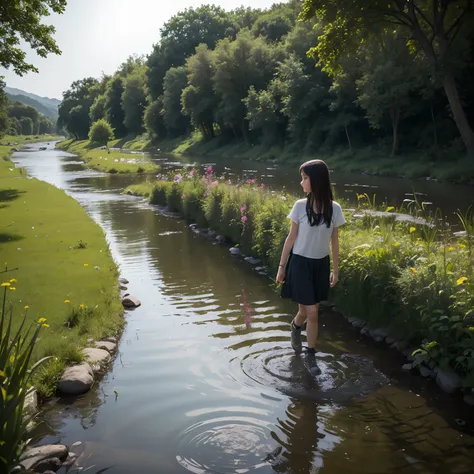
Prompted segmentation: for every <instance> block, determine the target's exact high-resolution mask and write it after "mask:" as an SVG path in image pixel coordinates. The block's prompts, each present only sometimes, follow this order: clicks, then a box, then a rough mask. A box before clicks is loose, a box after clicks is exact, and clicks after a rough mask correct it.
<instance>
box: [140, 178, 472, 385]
mask: <svg viewBox="0 0 474 474" xmlns="http://www.w3.org/2000/svg"><path fill="white" fill-rule="evenodd" d="M131 189H132V191H133V192H134V193H136V194H144V195H148V196H149V199H150V202H152V203H155V204H159V205H167V206H168V207H169V209H170V210H171V211H175V212H179V213H181V215H183V216H184V217H185V218H186V219H188V220H193V221H197V222H198V223H199V224H200V225H201V226H202V227H208V228H211V229H213V230H215V231H217V232H218V233H220V234H222V235H223V236H225V237H226V238H227V239H228V240H230V241H232V242H234V243H236V244H239V245H240V247H241V249H242V250H243V252H245V253H253V254H254V255H257V256H258V257H260V258H261V259H262V260H263V262H264V263H265V265H267V267H268V268H269V269H270V271H271V272H275V271H276V269H277V266H278V262H279V258H280V254H281V249H282V246H283V243H284V240H285V238H286V235H287V232H288V229H289V223H288V219H287V218H286V216H287V215H288V212H289V210H290V208H291V206H292V204H293V202H294V200H295V199H296V197H294V196H289V195H287V194H285V193H279V192H274V191H269V190H267V189H265V188H263V187H261V185H259V184H258V183H256V182H252V181H251V182H245V183H229V182H224V181H223V180H222V179H217V178H216V177H215V176H214V174H213V172H212V169H208V170H207V171H206V173H205V174H204V175H200V174H199V173H198V172H196V171H194V170H191V171H181V172H173V173H172V174H170V175H169V176H168V179H161V180H159V181H158V182H156V183H150V184H149V185H139V186H136V187H133V186H132V187H131ZM406 207H408V209H406ZM380 210H383V211H386V212H383V213H382V212H373V211H380ZM396 211H404V212H410V213H411V214H412V215H413V218H412V219H411V221H410V220H408V221H397V220H396V219H395V215H394V212H396ZM441 216H442V214H441V213H440V212H439V211H437V210H432V209H431V208H430V205H429V204H428V203H420V202H418V201H417V200H416V196H415V199H413V200H412V204H410V203H409V205H407V206H405V208H404V209H395V208H394V207H392V206H387V204H384V205H383V206H381V207H379V206H377V203H376V202H375V200H373V199H369V198H368V196H367V197H364V196H362V197H361V198H360V203H359V209H358V211H357V212H356V214H354V215H353V214H352V213H349V212H346V218H347V220H348V224H347V225H346V226H345V227H344V228H343V229H342V231H341V239H340V240H341V245H340V264H339V269H340V270H339V272H340V282H339V284H338V285H337V286H336V288H335V289H333V290H332V293H331V295H330V298H331V300H333V301H335V302H336V303H337V304H338V306H340V307H341V308H342V309H344V310H345V311H346V312H347V313H350V314H352V315H354V316H358V317H359V318H362V319H364V320H366V321H368V322H369V323H370V324H371V325H373V326H379V327H380V326H384V327H387V328H388V329H389V331H390V332H391V333H392V335H394V336H395V337H397V338H403V339H405V340H407V341H408V342H410V343H412V344H420V345H421V346H422V348H423V351H424V352H425V353H426V356H427V357H428V358H431V359H433V360H435V361H436V363H437V364H439V365H440V366H441V367H445V368H447V367H451V368H453V369H455V370H456V371H457V372H458V373H460V374H461V375H462V376H463V379H464V383H465V386H466V387H474V278H473V277H472V267H473V265H474V261H473V254H472V250H473V241H472V236H473V234H474V232H473V231H474V222H473V212H472V209H470V210H468V211H467V212H466V213H464V214H463V213H459V217H460V221H461V223H462V225H463V226H464V228H465V230H466V235H465V236H462V237H456V236H454V235H453V232H452V229H450V228H449V226H448V225H447V224H446V223H445V222H444V221H443V219H442V217H441Z"/></svg>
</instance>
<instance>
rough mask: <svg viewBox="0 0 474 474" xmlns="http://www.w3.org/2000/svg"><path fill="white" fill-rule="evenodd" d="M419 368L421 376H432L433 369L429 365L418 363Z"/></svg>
mask: <svg viewBox="0 0 474 474" xmlns="http://www.w3.org/2000/svg"><path fill="white" fill-rule="evenodd" d="M419 370H420V374H421V376H422V377H432V376H433V371H432V370H431V369H430V368H429V367H426V365H420V367H419Z"/></svg>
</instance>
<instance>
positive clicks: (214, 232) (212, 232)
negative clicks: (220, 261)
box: [207, 230, 217, 239]
mask: <svg viewBox="0 0 474 474" xmlns="http://www.w3.org/2000/svg"><path fill="white" fill-rule="evenodd" d="M207 236H208V237H209V238H210V239H213V238H214V237H216V236H217V232H216V231H215V230H210V231H209V232H208V233H207Z"/></svg>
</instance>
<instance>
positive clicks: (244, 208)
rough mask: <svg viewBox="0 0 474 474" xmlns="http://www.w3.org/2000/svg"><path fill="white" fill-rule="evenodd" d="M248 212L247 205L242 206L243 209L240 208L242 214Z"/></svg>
mask: <svg viewBox="0 0 474 474" xmlns="http://www.w3.org/2000/svg"><path fill="white" fill-rule="evenodd" d="M246 210H247V204H242V207H241V208H240V213H241V214H244V213H245V211H246Z"/></svg>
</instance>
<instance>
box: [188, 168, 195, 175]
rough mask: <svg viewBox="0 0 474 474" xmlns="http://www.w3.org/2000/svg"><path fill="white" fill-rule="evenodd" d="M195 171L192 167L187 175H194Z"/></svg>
mask: <svg viewBox="0 0 474 474" xmlns="http://www.w3.org/2000/svg"><path fill="white" fill-rule="evenodd" d="M195 172H196V171H195V170H194V168H193V169H192V170H191V171H190V172H189V176H194V173H195Z"/></svg>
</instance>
